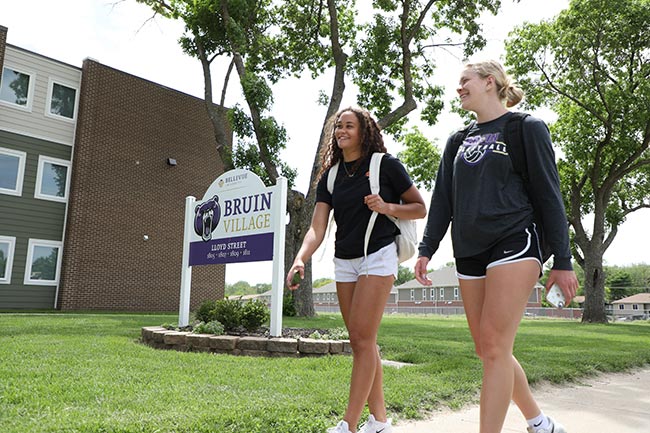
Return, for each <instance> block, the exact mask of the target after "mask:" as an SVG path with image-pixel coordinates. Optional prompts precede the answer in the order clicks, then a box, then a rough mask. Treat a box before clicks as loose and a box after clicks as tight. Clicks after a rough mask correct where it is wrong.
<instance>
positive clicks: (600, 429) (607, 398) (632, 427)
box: [393, 367, 650, 433]
mask: <svg viewBox="0 0 650 433" xmlns="http://www.w3.org/2000/svg"><path fill="white" fill-rule="evenodd" d="M533 394H534V395H535V398H536V400H537V402H538V403H539V405H540V406H541V408H542V410H543V411H544V413H545V414H547V415H550V416H551V417H552V418H554V419H556V420H558V421H559V422H560V423H561V424H563V425H564V427H565V428H566V429H567V432H568V433H650V368H647V367H646V368H643V369H635V370H632V371H630V372H626V373H607V374H602V375H599V376H596V377H593V378H587V379H582V380H581V381H580V383H579V384H566V385H562V386H557V385H550V384H544V385H540V386H536V387H534V388H533ZM478 421H479V409H478V406H471V407H467V408H465V409H461V410H459V411H451V410H443V411H440V412H436V413H434V414H432V417H431V419H428V420H425V421H417V422H402V423H398V424H397V425H395V426H394V427H393V432H394V433H478V431H479V422H478ZM502 432H503V433H511V432H517V433H525V432H526V420H525V419H524V418H523V416H522V415H521V413H520V412H519V410H518V409H517V407H516V406H515V405H514V404H511V405H510V409H509V410H508V415H507V417H506V421H505V423H504V426H503V430H502Z"/></svg>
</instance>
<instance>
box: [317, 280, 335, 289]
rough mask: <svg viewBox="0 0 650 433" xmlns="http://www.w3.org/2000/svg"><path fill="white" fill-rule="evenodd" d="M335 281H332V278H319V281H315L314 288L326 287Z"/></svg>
mask: <svg viewBox="0 0 650 433" xmlns="http://www.w3.org/2000/svg"><path fill="white" fill-rule="evenodd" d="M333 281H334V280H333V279H331V278H318V279H316V280H314V282H313V283H312V286H313V287H314V288H318V287H323V286H324V285H326V284H329V283H331V282H333Z"/></svg>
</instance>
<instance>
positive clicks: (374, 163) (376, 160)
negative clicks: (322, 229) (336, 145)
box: [327, 152, 418, 263]
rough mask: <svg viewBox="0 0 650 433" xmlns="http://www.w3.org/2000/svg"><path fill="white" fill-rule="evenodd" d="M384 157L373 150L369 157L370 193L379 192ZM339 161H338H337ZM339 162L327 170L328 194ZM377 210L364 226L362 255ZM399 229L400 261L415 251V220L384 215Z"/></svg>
mask: <svg viewBox="0 0 650 433" xmlns="http://www.w3.org/2000/svg"><path fill="white" fill-rule="evenodd" d="M383 157H384V154H383V153H381V152H375V153H373V154H372V158H371V159H370V179H369V180H370V193H371V194H379V169H380V167H381V159H382V158H383ZM339 162H340V161H339ZM339 162H337V163H336V164H334V165H333V166H332V167H331V168H330V170H329V172H328V173H327V190H328V191H329V193H330V194H332V192H333V191H334V181H335V180H336V173H337V172H338V169H339ZM377 215H379V214H378V213H377V212H373V213H372V215H370V221H368V227H366V236H365V239H364V243H363V255H364V257H367V256H368V243H369V242H370V233H372V229H373V227H374V226H375V220H376V219H377ZM386 217H387V218H388V219H390V220H391V221H392V222H393V223H395V225H396V226H397V228H398V229H399V231H400V234H399V235H397V236H396V237H395V243H396V244H397V261H398V263H402V262H404V261H406V260H408V259H410V258H411V257H413V255H414V254H415V252H416V251H417V243H418V235H417V231H416V225H415V220H406V219H399V218H395V217H394V216H391V215H386Z"/></svg>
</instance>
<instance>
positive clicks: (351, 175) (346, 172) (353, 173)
mask: <svg viewBox="0 0 650 433" xmlns="http://www.w3.org/2000/svg"><path fill="white" fill-rule="evenodd" d="M357 168H358V167H357ZM343 169H344V170H345V174H347V176H348V177H354V175H355V173H356V172H357V170H356V169H355V170H354V171H353V172H352V173H350V172H349V171H348V164H347V162H345V161H343Z"/></svg>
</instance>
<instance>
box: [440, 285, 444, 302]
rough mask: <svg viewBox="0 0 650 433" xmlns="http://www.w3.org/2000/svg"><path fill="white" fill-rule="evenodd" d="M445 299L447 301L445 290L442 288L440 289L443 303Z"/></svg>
mask: <svg viewBox="0 0 650 433" xmlns="http://www.w3.org/2000/svg"><path fill="white" fill-rule="evenodd" d="M444 299H445V288H444V287H441V288H440V300H441V301H442V300H444Z"/></svg>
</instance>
